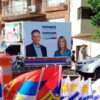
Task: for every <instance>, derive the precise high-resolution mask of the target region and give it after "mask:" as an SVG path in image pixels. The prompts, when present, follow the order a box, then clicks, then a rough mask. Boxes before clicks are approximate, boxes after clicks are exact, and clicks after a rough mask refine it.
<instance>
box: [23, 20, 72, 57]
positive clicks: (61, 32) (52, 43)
mask: <svg viewBox="0 0 100 100" xmlns="http://www.w3.org/2000/svg"><path fill="white" fill-rule="evenodd" d="M23 30H24V31H23V34H24V47H25V48H24V50H25V56H26V57H27V49H26V48H27V46H28V45H29V46H28V49H29V48H30V49H29V52H28V53H31V54H32V55H33V53H32V52H33V51H35V50H37V51H35V56H34V55H33V57H39V56H37V55H39V53H40V51H39V50H40V49H39V48H37V47H34V43H33V40H32V31H34V30H38V31H39V32H40V36H41V38H40V41H39V44H40V48H41V45H42V46H43V47H45V48H46V52H47V55H46V56H42V57H55V52H56V51H59V50H58V49H59V46H58V45H60V43H58V40H59V38H60V37H64V39H65V40H64V41H66V44H65V45H66V49H68V50H69V51H71V23H70V22H30V21H27V22H23ZM62 44H63V43H62ZM35 46H36V45H35ZM33 48H34V50H33ZM32 50H33V51H32ZM42 51H43V50H42ZM44 51H45V50H44ZM36 53H38V54H36ZM41 53H43V52H41ZM41 53H40V55H41ZM31 54H30V55H31ZM65 54H66V52H65ZM32 55H31V57H32ZM42 55H43V54H42ZM59 56H60V57H62V56H64V55H62V56H61V55H59V52H58V57H59ZM40 57H41V56H40Z"/></svg>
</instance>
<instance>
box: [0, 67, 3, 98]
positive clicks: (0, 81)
mask: <svg viewBox="0 0 100 100" xmlns="http://www.w3.org/2000/svg"><path fill="white" fill-rule="evenodd" d="M2 77H3V73H2V69H1V67H0V100H3V93H2V85H3V78H2Z"/></svg>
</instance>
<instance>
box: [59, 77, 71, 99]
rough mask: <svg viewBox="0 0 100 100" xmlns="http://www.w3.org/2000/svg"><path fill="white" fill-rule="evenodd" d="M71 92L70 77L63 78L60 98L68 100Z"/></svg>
mask: <svg viewBox="0 0 100 100" xmlns="http://www.w3.org/2000/svg"><path fill="white" fill-rule="evenodd" d="M69 92H70V77H69V76H67V78H65V79H62V82H61V91H60V98H61V100H68V98H69Z"/></svg>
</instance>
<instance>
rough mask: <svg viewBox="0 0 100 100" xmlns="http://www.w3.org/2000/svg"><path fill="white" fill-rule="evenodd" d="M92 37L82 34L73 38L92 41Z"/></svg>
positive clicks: (89, 34)
mask: <svg viewBox="0 0 100 100" xmlns="http://www.w3.org/2000/svg"><path fill="white" fill-rule="evenodd" d="M91 36H93V34H92V33H80V34H77V35H75V36H72V38H75V39H82V40H88V41H90V40H91Z"/></svg>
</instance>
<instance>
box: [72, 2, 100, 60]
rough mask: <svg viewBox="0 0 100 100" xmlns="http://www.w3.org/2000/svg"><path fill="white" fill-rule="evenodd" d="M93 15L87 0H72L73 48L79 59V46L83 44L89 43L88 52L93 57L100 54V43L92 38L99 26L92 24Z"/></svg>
mask: <svg viewBox="0 0 100 100" xmlns="http://www.w3.org/2000/svg"><path fill="white" fill-rule="evenodd" d="M76 5H77V6H76ZM92 15H93V12H92V11H91V9H90V8H89V5H88V4H87V2H86V0H70V21H71V22H72V37H73V49H74V50H75V51H76V58H77V60H78V53H79V48H80V46H81V45H82V44H85V45H87V52H88V55H90V56H91V57H92V56H96V55H98V54H100V52H99V51H97V50H98V49H100V44H99V43H96V42H95V41H93V40H92V38H91V36H92V35H93V34H94V33H95V32H96V30H97V27H95V26H93V25H92V24H91V19H90V16H92Z"/></svg>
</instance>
